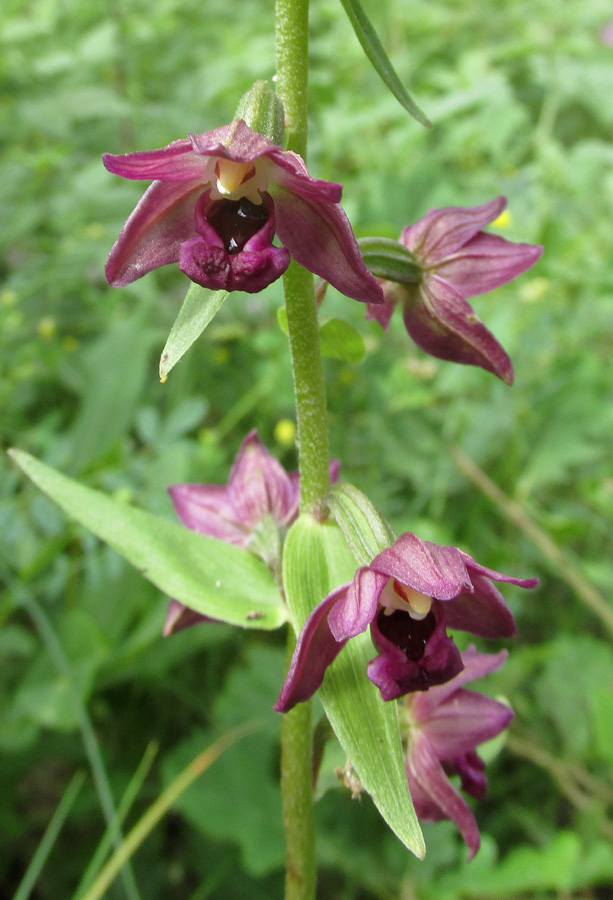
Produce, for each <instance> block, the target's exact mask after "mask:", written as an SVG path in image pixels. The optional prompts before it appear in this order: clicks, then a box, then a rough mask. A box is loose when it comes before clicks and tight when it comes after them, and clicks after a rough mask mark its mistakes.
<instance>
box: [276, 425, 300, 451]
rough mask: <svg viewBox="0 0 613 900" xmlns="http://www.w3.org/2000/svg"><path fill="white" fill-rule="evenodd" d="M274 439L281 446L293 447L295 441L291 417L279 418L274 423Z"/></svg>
mask: <svg viewBox="0 0 613 900" xmlns="http://www.w3.org/2000/svg"><path fill="white" fill-rule="evenodd" d="M275 440H276V442H277V443H278V444H280V445H281V446H282V447H293V446H294V444H295V443H296V426H295V424H294V423H293V422H292V420H291V419H279V421H278V422H277V424H276V425H275Z"/></svg>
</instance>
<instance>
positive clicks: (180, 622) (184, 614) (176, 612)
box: [162, 600, 219, 637]
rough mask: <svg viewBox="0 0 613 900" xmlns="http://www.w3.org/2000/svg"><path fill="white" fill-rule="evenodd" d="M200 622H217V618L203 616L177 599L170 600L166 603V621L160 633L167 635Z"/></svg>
mask: <svg viewBox="0 0 613 900" xmlns="http://www.w3.org/2000/svg"><path fill="white" fill-rule="evenodd" d="M202 622H216V623H217V624H219V622H218V620H217V619H211V618H210V617H209V616H203V615H202V614H201V613H198V612H196V611H195V610H193V609H190V608H189V606H184V605H183V603H179V601H178V600H171V601H170V603H169V604H168V611H167V613H166V621H165V623H164V629H163V631H162V634H163V635H164V637H168V636H169V635H171V634H176V633H177V631H182V630H183V629H184V628H191V626H192V625H200V624H201V623H202Z"/></svg>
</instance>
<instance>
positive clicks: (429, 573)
mask: <svg viewBox="0 0 613 900" xmlns="http://www.w3.org/2000/svg"><path fill="white" fill-rule="evenodd" d="M371 568H373V569H374V570H376V571H377V572H381V573H383V574H384V575H387V576H389V577H390V578H395V579H396V580H397V581H399V582H400V583H401V584H404V585H406V586H407V587H410V588H413V590H415V591H419V592H420V593H421V594H426V595H427V596H428V597H435V598H436V599H438V600H450V599H451V598H452V597H456V596H457V595H458V594H459V593H460V592H461V591H462V590H463V589H468V588H470V586H471V582H470V578H469V575H468V572H467V570H466V566H465V565H464V562H463V560H462V557H461V555H460V551H459V550H456V548H455V547H439V545H438V544H432V543H430V542H429V541H421V540H420V539H419V538H418V537H417V535H415V534H412V533H411V532H405V533H404V534H401V535H400V537H399V538H398V539H397V540H396V541H395V542H394V543H393V544H392V546H391V547H387V548H386V549H385V550H383V551H382V552H381V553H379V555H378V556H376V557H375V558H374V559H373V561H372V563H371Z"/></svg>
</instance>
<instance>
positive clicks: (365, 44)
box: [341, 0, 432, 128]
mask: <svg viewBox="0 0 613 900" xmlns="http://www.w3.org/2000/svg"><path fill="white" fill-rule="evenodd" d="M341 3H342V4H343V8H344V10H345V12H346V13H347V16H348V18H349V21H350V22H351V25H352V27H353V30H354V31H355V33H356V37H357V39H358V41H359V42H360V44H361V45H362V49H363V50H364V53H365V54H366V56H367V57H368V59H369V60H370V62H371V63H372V65H373V67H374V68H375V70H376V72H377V73H378V74H379V77H380V78H381V79H382V81H383V82H384V84H386V85H387V87H388V88H389V89H390V91H391V92H392V94H393V95H394V97H395V98H396V100H398V102H399V103H400V104H401V105H402V106H404V108H405V109H406V111H407V112H408V113H410V115H412V116H413V118H414V119H417V121H418V122H421V124H422V125H425V126H426V128H432V123H431V122H430V120H429V119H428V117H427V116H426V115H425V113H423V112H422V111H421V109H420V108H419V106H418V105H417V104H416V103H415V101H414V100H413V98H412V97H411V95H410V94H409V92H408V91H407V89H406V88H405V86H404V85H403V83H402V82H401V80H400V78H399V77H398V75H397V74H396V70H395V69H394V67H393V66H392V64H391V62H390V59H389V57H388V55H387V53H386V52H385V50H384V49H383V45H382V44H381V41H380V40H379V37H378V35H377V32H376V31H375V29H374V28H373V26H372V24H371V21H370V19H369V18H368V16H367V15H366V13H365V12H364V10H363V8H362V6H361V5H360V3H359V0H341Z"/></svg>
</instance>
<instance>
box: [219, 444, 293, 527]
mask: <svg viewBox="0 0 613 900" xmlns="http://www.w3.org/2000/svg"><path fill="white" fill-rule="evenodd" d="M228 497H229V499H230V502H231V503H232V506H233V508H234V509H235V510H236V513H237V516H238V519H239V521H240V522H241V523H242V524H243V525H244V526H245V527H246V528H248V529H252V528H255V526H256V525H257V524H258V522H259V521H260V519H261V518H262V516H264V515H265V514H266V513H271V514H272V516H273V517H274V519H275V520H276V521H277V522H282V523H285V522H287V520H288V518H289V516H290V514H291V513H292V511H293V509H294V500H295V487H294V486H293V484H292V482H291V479H290V477H289V475H288V474H287V472H286V471H285V469H284V468H283V466H282V465H281V463H280V462H279V461H278V460H277V459H275V457H274V456H272V455H271V454H270V453H269V452H268V450H267V449H266V447H265V446H264V444H262V443H261V441H260V440H259V438H258V434H257V431H256V430H255V429H253V431H250V432H249V434H248V435H247V437H246V438H245V439H244V440H243V442H242V444H241V446H240V449H239V451H238V453H237V455H236V458H235V460H234V463H233V464H232V468H231V470H230V475H229V477H228Z"/></svg>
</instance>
